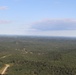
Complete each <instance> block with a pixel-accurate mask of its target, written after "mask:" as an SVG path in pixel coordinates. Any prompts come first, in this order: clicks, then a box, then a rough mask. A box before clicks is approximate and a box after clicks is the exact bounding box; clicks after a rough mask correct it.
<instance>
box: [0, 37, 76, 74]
mask: <svg viewBox="0 0 76 75" xmlns="http://www.w3.org/2000/svg"><path fill="white" fill-rule="evenodd" d="M5 64H7V65H5ZM8 64H10V65H8ZM4 65H5V67H4ZM9 66H10V67H9ZM3 71H4V72H3ZM2 72H3V74H4V73H5V74H7V75H76V39H75V38H59V37H57V38H54V37H21V36H12V37H11V36H7V37H5V36H1V37H0V73H2Z"/></svg>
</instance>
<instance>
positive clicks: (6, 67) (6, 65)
mask: <svg viewBox="0 0 76 75" xmlns="http://www.w3.org/2000/svg"><path fill="white" fill-rule="evenodd" d="M8 67H10V65H9V64H5V67H4V69H3V70H2V72H1V75H3V74H5V72H6V71H7V69H8Z"/></svg>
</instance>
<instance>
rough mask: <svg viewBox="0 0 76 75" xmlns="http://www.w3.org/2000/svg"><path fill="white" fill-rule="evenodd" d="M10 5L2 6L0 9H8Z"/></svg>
mask: <svg viewBox="0 0 76 75" xmlns="http://www.w3.org/2000/svg"><path fill="white" fill-rule="evenodd" d="M7 9H8V7H7V6H0V10H7Z"/></svg>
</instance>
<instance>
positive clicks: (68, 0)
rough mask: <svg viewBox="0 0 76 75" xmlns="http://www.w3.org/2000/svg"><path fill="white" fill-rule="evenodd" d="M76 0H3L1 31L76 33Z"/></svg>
mask: <svg viewBox="0 0 76 75" xmlns="http://www.w3.org/2000/svg"><path fill="white" fill-rule="evenodd" d="M75 7H76V0H0V35H36V36H66V37H76V10H75Z"/></svg>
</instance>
